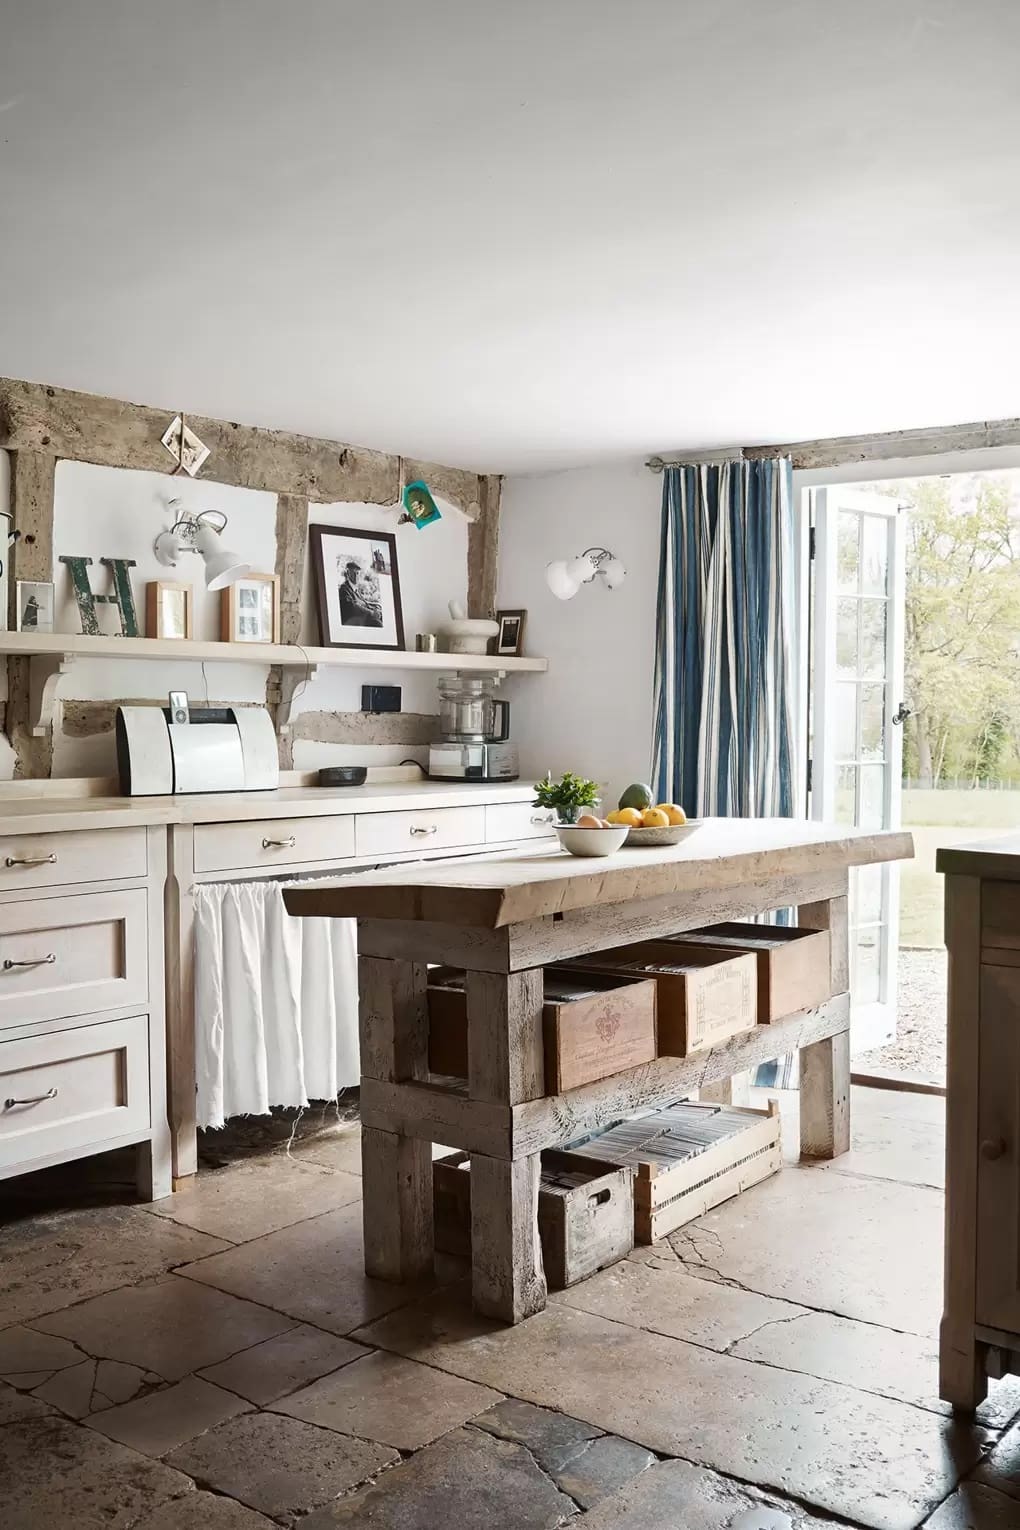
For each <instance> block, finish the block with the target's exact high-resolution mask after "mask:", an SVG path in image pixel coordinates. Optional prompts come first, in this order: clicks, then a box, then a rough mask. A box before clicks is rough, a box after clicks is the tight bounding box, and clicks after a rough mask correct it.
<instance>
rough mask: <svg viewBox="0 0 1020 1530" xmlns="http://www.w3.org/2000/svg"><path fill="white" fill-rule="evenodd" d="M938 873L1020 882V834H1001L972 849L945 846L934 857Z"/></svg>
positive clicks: (980, 841)
mask: <svg viewBox="0 0 1020 1530" xmlns="http://www.w3.org/2000/svg"><path fill="white" fill-rule="evenodd" d="M935 870H936V871H944V872H947V873H948V874H949V875H950V876H965V877H994V878H995V879H996V881H999V882H1020V834H1000V835H996V836H995V837H994V838H993V839H980V840H977V841H975V843H974V844H971V845H943V846H942V848H941V849H940V850H939V851H938V852H937V853H936V856H935Z"/></svg>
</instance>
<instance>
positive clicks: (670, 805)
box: [656, 802, 687, 826]
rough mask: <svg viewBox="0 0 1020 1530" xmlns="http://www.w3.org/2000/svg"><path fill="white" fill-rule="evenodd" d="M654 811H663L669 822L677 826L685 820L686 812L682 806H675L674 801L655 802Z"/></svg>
mask: <svg viewBox="0 0 1020 1530" xmlns="http://www.w3.org/2000/svg"><path fill="white" fill-rule="evenodd" d="M656 812H659V813H665V815H666V817H667V818H668V819H669V821H670V823H671V824H673V825H674V826H679V825H681V824H685V823H686V822H687V814H686V813H685V812H684V810H683V808H682V807H677V805H676V803H675V802H660V803H657V804H656Z"/></svg>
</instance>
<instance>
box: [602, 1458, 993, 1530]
mask: <svg viewBox="0 0 1020 1530" xmlns="http://www.w3.org/2000/svg"><path fill="white" fill-rule="evenodd" d="M582 1525H583V1527H584V1530H681V1527H682V1530H839V1527H838V1526H836V1525H835V1524H834V1523H833V1521H832V1520H830V1519H826V1520H820V1519H817V1518H816V1517H815V1516H814V1515H812V1514H811V1513H810V1511H809V1510H808V1509H805V1508H804V1507H803V1506H802V1505H801V1504H796V1503H788V1502H787V1501H786V1500H785V1499H780V1498H776V1497H774V1496H773V1495H772V1494H768V1493H760V1492H758V1491H757V1490H756V1489H754V1488H752V1487H745V1486H744V1485H743V1484H742V1483H739V1482H732V1481H730V1479H729V1478H726V1477H720V1476H719V1475H718V1474H717V1473H716V1472H713V1471H708V1470H706V1469H705V1467H703V1466H692V1465H691V1464H690V1462H688V1461H660V1462H659V1463H658V1464H657V1465H656V1466H650V1467H649V1468H648V1470H647V1471H646V1472H642V1473H641V1475H640V1476H639V1477H635V1478H634V1480H633V1482H631V1483H630V1484H629V1485H628V1486H627V1487H625V1488H623V1489H621V1491H620V1492H617V1493H614V1494H612V1496H611V1497H609V1498H604V1499H603V1500H602V1502H601V1504H599V1505H598V1507H597V1508H595V1509H593V1510H592V1512H591V1513H590V1514H586V1515H585V1517H584V1519H583V1520H579V1521H578V1526H579V1530H580V1526H582ZM946 1530H949V1527H948V1526H947V1527H946ZM952 1530H958V1527H956V1526H953V1527H952ZM959 1530H962V1527H959ZM989 1530H991V1527H989ZM996 1530H997V1527H996Z"/></svg>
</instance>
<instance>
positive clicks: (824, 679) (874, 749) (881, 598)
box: [808, 486, 908, 1053]
mask: <svg viewBox="0 0 1020 1530" xmlns="http://www.w3.org/2000/svg"><path fill="white" fill-rule="evenodd" d="M808 492H809V494H810V496H811V501H812V503H811V507H810V508H811V511H812V524H813V528H814V532H813V535H814V542H813V548H814V557H813V570H814V600H813V622H812V627H813V635H812V641H813V651H812V685H811V691H812V727H811V772H810V783H811V807H810V812H811V816H812V818H819V819H824V820H826V821H827V822H829V823H843V824H853V825H855V826H857V827H859V828H864V829H894V828H898V827H899V824H900V808H901V798H902V789H903V726H902V725H903V721H904V719H905V717H906V716H907V715H908V714H907V712H906V709H905V707H904V705H903V638H904V623H905V613H906V605H905V580H904V544H905V539H904V520H903V515H902V513H901V511H900V508H899V505H898V504H897V502H896V500H895V499H892V498H890V497H889V496H888V495H885V494H872V493H865V492H862V491H861V490H859V489H845V488H841V487H838V486H836V487H830V488H825V489H812V490H809V491H808ZM898 943H899V868H898V867H897V866H894V865H882V866H861V867H857V868H855V869H854V870H852V871H851V873H850V989H851V996H852V999H853V1011H852V1016H851V1022H850V1046H851V1052H852V1053H857V1052H864V1051H868V1050H869V1049H870V1048H872V1047H876V1046H881V1045H882V1044H883V1043H885V1042H887V1041H891V1040H892V1039H893V1037H894V1036H895V1034H896V957H897V947H898Z"/></svg>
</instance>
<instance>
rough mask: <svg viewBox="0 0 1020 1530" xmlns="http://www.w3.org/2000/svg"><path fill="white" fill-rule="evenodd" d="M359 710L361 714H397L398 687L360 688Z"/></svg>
mask: <svg viewBox="0 0 1020 1530" xmlns="http://www.w3.org/2000/svg"><path fill="white" fill-rule="evenodd" d="M361 710H362V711H363V712H399V711H400V686H399V685H363V686H362V687H361Z"/></svg>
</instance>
